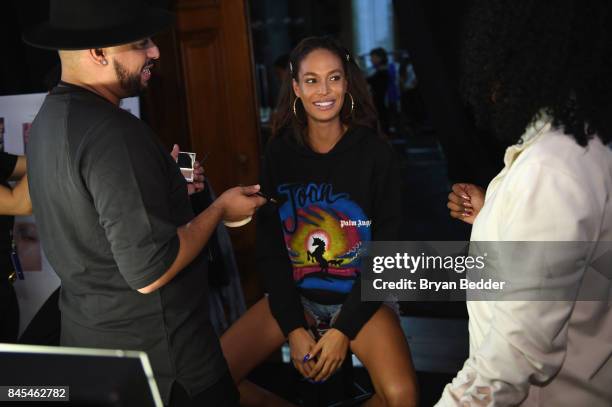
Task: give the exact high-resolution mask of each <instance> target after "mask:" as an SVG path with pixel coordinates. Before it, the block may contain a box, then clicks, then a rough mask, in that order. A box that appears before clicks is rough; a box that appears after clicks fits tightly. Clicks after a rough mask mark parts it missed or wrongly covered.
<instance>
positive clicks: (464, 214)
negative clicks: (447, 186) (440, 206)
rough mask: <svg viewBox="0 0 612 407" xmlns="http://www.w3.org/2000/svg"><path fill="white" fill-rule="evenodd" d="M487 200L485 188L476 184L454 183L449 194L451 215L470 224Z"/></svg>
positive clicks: (448, 205)
mask: <svg viewBox="0 0 612 407" xmlns="http://www.w3.org/2000/svg"><path fill="white" fill-rule="evenodd" d="M484 200H485V190H484V189H482V188H481V187H479V186H477V185H474V184H454V185H453V190H452V192H451V193H450V194H448V204H447V205H446V206H447V207H448V209H450V216H452V217H453V218H455V219H460V220H462V221H464V222H465V223H469V224H470V225H471V224H473V223H474V220H475V219H476V216H478V213H479V212H480V210H481V209H482V207H483V205H484Z"/></svg>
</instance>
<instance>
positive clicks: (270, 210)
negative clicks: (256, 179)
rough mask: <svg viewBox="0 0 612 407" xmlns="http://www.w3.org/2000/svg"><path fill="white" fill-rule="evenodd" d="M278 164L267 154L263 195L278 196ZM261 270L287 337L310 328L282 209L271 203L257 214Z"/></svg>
mask: <svg viewBox="0 0 612 407" xmlns="http://www.w3.org/2000/svg"><path fill="white" fill-rule="evenodd" d="M273 168H274V163H273V161H272V159H271V153H270V149H268V150H267V151H266V155H265V157H264V161H263V165H262V171H261V180H260V183H261V187H262V191H264V192H266V193H268V194H271V195H274V192H273V191H275V190H276V185H275V183H274V181H273V179H274V171H273ZM256 247H257V267H258V270H259V272H260V273H261V274H263V276H264V284H265V288H266V291H267V292H268V301H269V304H270V310H271V312H272V315H273V316H274V318H275V319H276V321H277V322H278V325H279V326H280V328H281V330H282V331H283V334H284V335H285V337H286V336H288V335H289V333H290V332H291V331H293V330H294V329H297V328H300V327H304V328H306V327H307V324H306V319H305V318H304V309H303V307H302V302H301V301H300V295H299V293H298V291H297V288H296V286H295V283H294V282H293V269H292V267H291V262H290V260H289V256H288V254H287V247H286V245H285V242H284V238H283V232H282V230H281V222H280V217H279V214H278V208H277V207H276V206H275V205H274V204H272V203H268V204H266V205H265V206H264V207H262V208H261V209H260V210H259V211H258V213H257V243H256Z"/></svg>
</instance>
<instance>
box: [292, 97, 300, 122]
mask: <svg viewBox="0 0 612 407" xmlns="http://www.w3.org/2000/svg"><path fill="white" fill-rule="evenodd" d="M298 99H299V98H298V97H296V98H295V99H293V115H294V116H295V118H296V119H298V120H300V119H299V117H298V115H297V109H296V107H295V104H296V102H297V101H298Z"/></svg>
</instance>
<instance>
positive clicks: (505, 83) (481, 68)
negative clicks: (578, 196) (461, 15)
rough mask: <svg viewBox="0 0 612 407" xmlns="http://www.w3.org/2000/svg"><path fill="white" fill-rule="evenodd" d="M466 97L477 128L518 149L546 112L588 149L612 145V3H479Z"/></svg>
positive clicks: (466, 67) (470, 37)
mask: <svg viewBox="0 0 612 407" xmlns="http://www.w3.org/2000/svg"><path fill="white" fill-rule="evenodd" d="M471 5H472V7H471V8H470V10H469V12H468V18H467V19H466V21H465V24H466V25H465V29H466V32H467V36H466V38H465V44H464V49H463V58H462V59H463V61H462V65H463V66H462V70H463V73H462V76H463V83H462V92H463V95H464V97H465V99H466V101H467V102H468V104H469V105H470V107H471V108H472V110H473V113H474V115H475V117H476V121H477V123H478V124H479V125H480V126H482V127H486V128H489V129H491V130H493V132H494V133H495V135H496V136H497V137H498V138H499V139H501V140H502V141H503V142H505V143H516V142H517V141H518V139H519V138H520V136H521V135H522V134H523V133H524V131H525V129H526V127H527V126H528V125H529V124H530V123H531V122H532V121H533V120H534V118H535V117H536V115H537V113H538V112H539V111H540V110H544V111H545V112H546V113H547V114H548V115H550V116H551V117H552V118H553V125H554V126H558V127H560V128H562V129H563V130H564V132H565V133H567V134H570V135H572V136H573V137H574V138H575V140H576V142H577V143H578V144H580V145H582V146H584V145H586V144H587V142H588V140H589V139H591V138H592V137H593V136H594V135H598V136H599V137H600V138H601V140H602V141H603V142H604V143H608V142H609V141H610V140H611V139H612V13H611V10H612V2H610V0H523V1H520V2H514V3H509V2H508V1H505V0H473V1H472V4H471Z"/></svg>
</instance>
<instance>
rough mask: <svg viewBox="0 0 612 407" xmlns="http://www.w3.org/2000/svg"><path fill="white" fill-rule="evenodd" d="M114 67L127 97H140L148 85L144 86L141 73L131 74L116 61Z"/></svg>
mask: <svg viewBox="0 0 612 407" xmlns="http://www.w3.org/2000/svg"><path fill="white" fill-rule="evenodd" d="M113 66H114V67H115V73H116V74H117V79H119V85H120V86H121V89H123V90H124V92H125V94H126V96H125V97H130V96H138V95H140V94H141V93H142V92H143V91H144V90H145V89H146V85H143V84H142V80H141V74H140V72H138V73H130V72H129V71H128V70H127V69H126V68H125V67H124V66H123V65H121V63H119V62H117V61H116V60H114V61H113Z"/></svg>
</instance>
